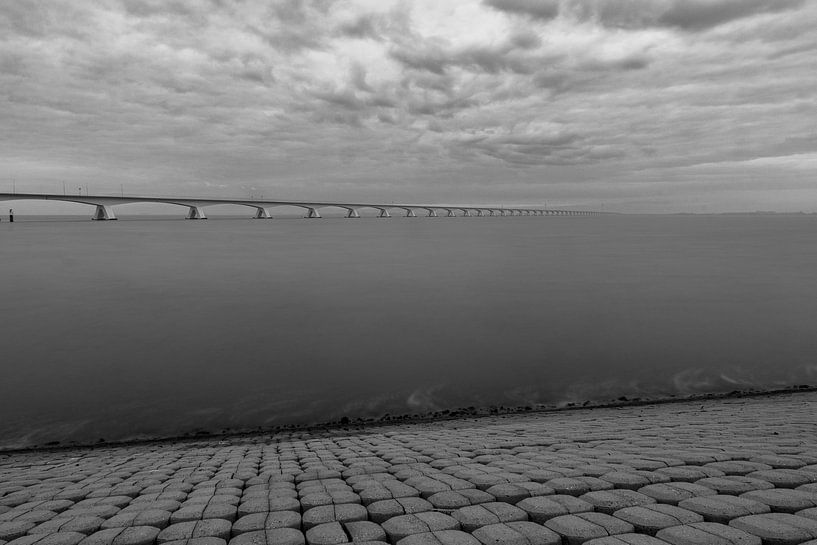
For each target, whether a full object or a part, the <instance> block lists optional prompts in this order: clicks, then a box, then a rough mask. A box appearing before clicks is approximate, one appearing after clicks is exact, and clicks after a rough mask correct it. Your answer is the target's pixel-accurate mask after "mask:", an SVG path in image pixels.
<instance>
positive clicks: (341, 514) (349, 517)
mask: <svg viewBox="0 0 817 545" xmlns="http://www.w3.org/2000/svg"><path fill="white" fill-rule="evenodd" d="M367 517H368V512H367V511H366V508H365V507H363V506H362V505H360V504H357V503H347V504H342V505H322V506H320V507H313V508H312V509H310V510H309V511H307V512H305V513H304V514H303V519H302V525H303V528H304V530H309V529H310V528H312V527H313V526H317V525H318V524H324V523H327V522H351V521H355V520H366V519H367Z"/></svg>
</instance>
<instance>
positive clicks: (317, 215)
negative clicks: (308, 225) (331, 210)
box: [304, 208, 321, 218]
mask: <svg viewBox="0 0 817 545" xmlns="http://www.w3.org/2000/svg"><path fill="white" fill-rule="evenodd" d="M304 217H305V218H320V217H321V214H320V212H318V209H317V208H310V209H309V211H308V212H307V213H306V216H304Z"/></svg>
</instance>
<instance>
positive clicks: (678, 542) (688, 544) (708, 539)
mask: <svg viewBox="0 0 817 545" xmlns="http://www.w3.org/2000/svg"><path fill="white" fill-rule="evenodd" d="M655 537H657V538H658V539H661V540H664V541H666V542H667V543H670V544H671V545H761V543H762V542H761V540H760V538H759V537H757V536H753V535H752V534H747V533H746V532H744V531H743V530H738V529H737V528H732V527H731V526H725V525H723V524H718V523H717V522H696V523H694V524H685V525H683V526H673V527H672V528H664V529H663V530H661V531H660V532H658V533H657V534H656V535H655Z"/></svg>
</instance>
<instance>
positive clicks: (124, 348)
mask: <svg viewBox="0 0 817 545" xmlns="http://www.w3.org/2000/svg"><path fill="white" fill-rule="evenodd" d="M815 227H817V217H811V216H700V217H692V216H653V217H649V216H609V217H591V218H584V217H582V218H569V217H522V218H456V219H450V218H438V219H431V218H426V219H423V218H416V219H409V218H393V219H391V220H382V219H376V218H364V219H360V220H344V219H340V218H337V219H332V218H326V219H323V220H301V219H293V220H286V219H285V220H273V221H251V220H243V219H242V220H239V219H220V220H219V219H215V220H209V221H206V222H187V221H119V222H107V223H96V222H87V221H85V222H18V223H15V224H14V225H10V224H8V223H7V222H3V223H2V224H0V240H1V241H2V244H1V245H0V286H2V291H1V292H0V304H2V308H3V316H4V319H3V325H2V344H1V345H0V349H1V350H2V353H0V362H2V363H0V366H2V367H1V368H0V369H2V376H3V379H2V380H0V413H1V414H2V415H3V417H4V418H3V421H2V423H0V444H4V445H19V444H25V443H31V442H36V443H43V442H46V441H50V440H60V441H66V440H82V441H88V440H96V438H99V437H104V438H106V439H108V440H111V439H119V438H124V437H133V436H139V435H156V434H160V435H162V434H174V433H181V432H187V431H190V430H194V429H197V428H206V429H211V430H212V429H220V428H222V427H251V426H257V425H263V426H271V425H278V424H285V423H305V422H315V421H324V420H333V419H338V418H340V417H341V416H344V415H346V416H349V417H351V418H355V417H358V416H380V415H382V414H383V413H387V412H389V413H391V414H398V413H407V412H424V411H430V410H437V409H444V408H450V407H458V406H466V405H487V404H505V405H527V404H535V403H559V402H566V401H581V400H584V399H609V398H613V397H617V396H619V395H630V396H632V395H641V396H652V395H667V394H677V393H681V394H684V393H692V392H701V391H724V390H727V391H728V390H733V389H739V388H746V387H768V386H775V385H782V384H792V383H807V382H809V380H813V379H814V378H815V375H817V366H816V364H817V360H815V357H814V355H815V354H816V353H817V350H815V349H817V337H815V335H814V334H813V332H814V326H815V318H817V283H815V282H814V271H815V270H817V252H815V251H814V233H815V231H816V230H815Z"/></svg>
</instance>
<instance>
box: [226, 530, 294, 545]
mask: <svg viewBox="0 0 817 545" xmlns="http://www.w3.org/2000/svg"><path fill="white" fill-rule="evenodd" d="M305 543H306V539H305V538H304V534H303V533H301V531H300V530H296V529H294V528H276V529H273V530H261V531H256V532H247V533H246V534H241V535H239V536H236V537H234V538H233V539H231V540H230V545H304V544H305Z"/></svg>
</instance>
